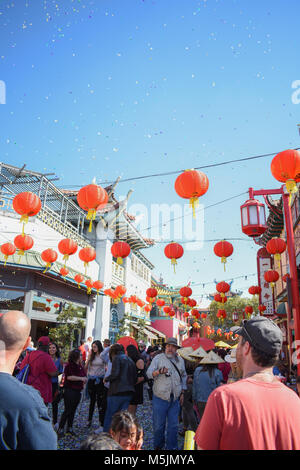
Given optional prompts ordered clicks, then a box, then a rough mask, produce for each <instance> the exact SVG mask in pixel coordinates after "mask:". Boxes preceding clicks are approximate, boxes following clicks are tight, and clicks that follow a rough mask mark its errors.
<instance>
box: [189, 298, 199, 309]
mask: <svg viewBox="0 0 300 470" xmlns="http://www.w3.org/2000/svg"><path fill="white" fill-rule="evenodd" d="M188 305H189V306H190V307H192V308H194V307H196V305H197V302H196V300H195V299H188Z"/></svg>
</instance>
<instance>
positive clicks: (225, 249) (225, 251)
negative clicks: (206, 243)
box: [214, 240, 233, 271]
mask: <svg viewBox="0 0 300 470" xmlns="http://www.w3.org/2000/svg"><path fill="white" fill-rule="evenodd" d="M214 253H215V255H216V256H219V257H220V258H221V263H223V264H224V271H225V264H226V260H227V258H228V257H229V256H231V255H232V253H233V246H232V244H231V243H229V242H227V241H225V240H222V241H221V242H218V243H216V244H215V246H214Z"/></svg>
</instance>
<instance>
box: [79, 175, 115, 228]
mask: <svg viewBox="0 0 300 470" xmlns="http://www.w3.org/2000/svg"><path fill="white" fill-rule="evenodd" d="M77 201H78V204H79V206H80V207H81V209H83V210H84V211H87V213H88V214H87V217H86V218H87V220H89V221H90V225H89V232H91V231H92V224H93V220H95V218H96V213H97V210H98V209H102V208H103V207H105V206H106V204H107V202H108V194H107V192H106V191H105V189H104V188H102V187H101V186H98V185H97V184H88V185H87V186H84V187H83V188H81V189H80V190H79V191H78V194H77Z"/></svg>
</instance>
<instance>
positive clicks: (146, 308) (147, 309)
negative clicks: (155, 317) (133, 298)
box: [144, 305, 152, 313]
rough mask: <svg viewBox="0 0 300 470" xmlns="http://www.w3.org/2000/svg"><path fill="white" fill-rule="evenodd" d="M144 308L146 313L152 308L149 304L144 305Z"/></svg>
mask: <svg viewBox="0 0 300 470" xmlns="http://www.w3.org/2000/svg"><path fill="white" fill-rule="evenodd" d="M144 310H145V311H146V312H147V313H149V312H151V310H152V307H151V305H146V307H144Z"/></svg>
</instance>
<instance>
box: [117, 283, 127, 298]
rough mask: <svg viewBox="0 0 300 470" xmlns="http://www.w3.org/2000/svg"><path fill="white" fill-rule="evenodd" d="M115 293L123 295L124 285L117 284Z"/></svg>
mask: <svg viewBox="0 0 300 470" xmlns="http://www.w3.org/2000/svg"><path fill="white" fill-rule="evenodd" d="M115 293H116V294H117V296H118V297H123V295H125V294H126V287H125V286H117V287H116V288H115Z"/></svg>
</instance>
